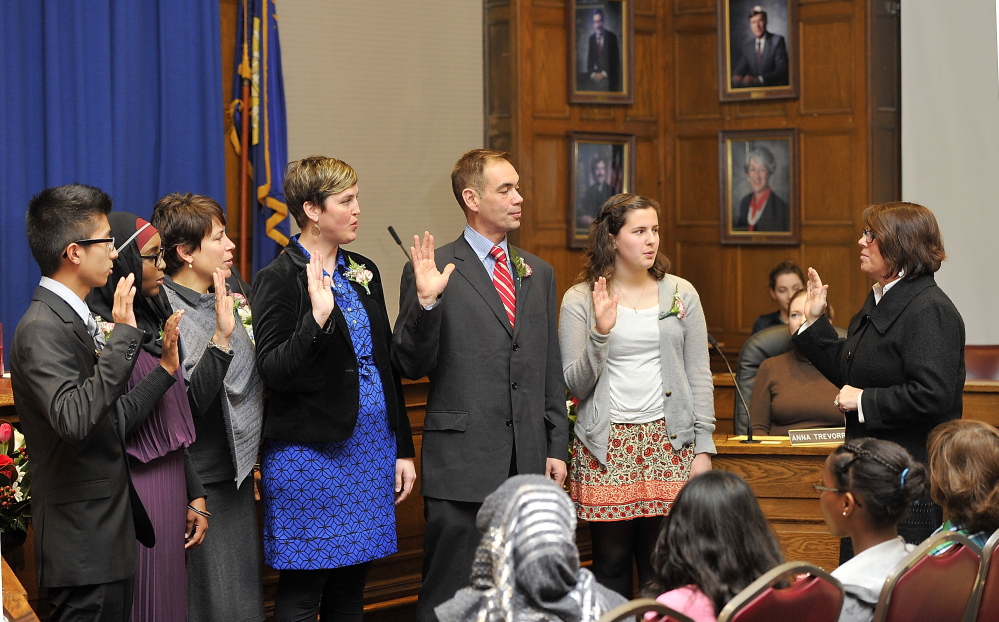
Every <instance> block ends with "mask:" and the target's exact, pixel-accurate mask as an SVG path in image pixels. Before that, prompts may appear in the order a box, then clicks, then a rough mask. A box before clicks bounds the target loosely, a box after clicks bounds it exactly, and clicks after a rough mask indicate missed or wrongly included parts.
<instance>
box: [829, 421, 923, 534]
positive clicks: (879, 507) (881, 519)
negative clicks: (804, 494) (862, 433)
mask: <svg viewBox="0 0 999 622" xmlns="http://www.w3.org/2000/svg"><path fill="white" fill-rule="evenodd" d="M832 456H833V458H832V460H831V461H830V463H829V465H830V470H831V471H832V475H833V479H834V481H835V482H836V487H837V488H839V489H840V490H842V491H844V492H851V493H853V496H854V498H856V499H857V500H858V501H857V503H858V505H860V506H861V507H863V508H864V509H865V510H866V511H867V515H868V516H869V517H870V518H871V522H872V524H873V527H874V528H876V529H882V528H884V527H888V526H890V525H897V524H898V523H899V522H900V521H901V520H902V519H903V518H905V516H906V514H908V513H909V507H910V506H911V505H912V502H913V501H916V500H918V499H924V498H925V497H926V493H927V489H928V486H929V478H928V476H927V473H926V467H924V466H923V465H922V464H920V463H919V462H916V460H914V459H913V457H912V456H911V455H909V452H908V451H906V450H905V448H903V447H902V446H901V445H898V444H896V443H893V442H891V441H885V440H881V439H877V438H858V439H853V440H851V441H849V442H846V443H844V444H842V445H840V446H839V447H837V448H836V449H835V451H833V453H832Z"/></svg>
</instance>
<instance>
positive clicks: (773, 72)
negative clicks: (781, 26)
mask: <svg viewBox="0 0 999 622" xmlns="http://www.w3.org/2000/svg"><path fill="white" fill-rule="evenodd" d="M770 39H771V40H772V41H773V44H774V58H773V64H772V65H768V66H767V67H765V68H764V69H765V71H764V72H763V85H764V86H780V85H782V84H787V83H788V80H787V77H788V73H787V44H786V43H784V37H782V36H780V35H773V36H771V37H770Z"/></svg>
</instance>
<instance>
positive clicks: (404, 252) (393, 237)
mask: <svg viewBox="0 0 999 622" xmlns="http://www.w3.org/2000/svg"><path fill="white" fill-rule="evenodd" d="M388 232H389V233H391V234H392V239H393V240H395V243H396V244H398V245H399V248H401V249H402V254H403V255H405V256H406V259H408V260H409V261H412V260H413V258H412V257H410V256H409V252H408V251H406V247H405V246H403V245H402V240H400V239H399V236H398V235H397V234H396V232H395V229H394V228H393V227H392V225H389V228H388Z"/></svg>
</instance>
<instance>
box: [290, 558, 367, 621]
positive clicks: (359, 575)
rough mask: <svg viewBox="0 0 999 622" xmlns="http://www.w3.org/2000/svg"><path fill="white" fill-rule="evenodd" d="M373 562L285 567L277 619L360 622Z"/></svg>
mask: <svg viewBox="0 0 999 622" xmlns="http://www.w3.org/2000/svg"><path fill="white" fill-rule="evenodd" d="M370 567H371V562H365V563H363V564H357V565H355V566H344V567H342V568H332V569H323V570H282V571H281V574H280V576H279V578H278V589H277V596H276V597H275V598H274V622H315V620H316V616H317V615H318V616H319V619H320V620H321V621H322V622H360V620H361V619H362V618H363V617H364V582H365V580H367V578H368V568H370Z"/></svg>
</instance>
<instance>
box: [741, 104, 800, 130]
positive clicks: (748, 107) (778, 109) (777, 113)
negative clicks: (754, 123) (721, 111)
mask: <svg viewBox="0 0 999 622" xmlns="http://www.w3.org/2000/svg"><path fill="white" fill-rule="evenodd" d="M796 105H797V102H795V101H794V100H781V99H759V100H755V101H754V100H751V99H745V100H741V101H738V102H732V105H731V106H728V107H727V109H728V110H730V111H731V113H732V116H733V117H734V118H736V119H753V118H756V117H770V118H771V119H772V120H773V121H774V122H773V123H772V124H771V125H770V126H769V127H784V126H786V125H788V117H789V116H790V114H789V109H793V108H795V107H796Z"/></svg>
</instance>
